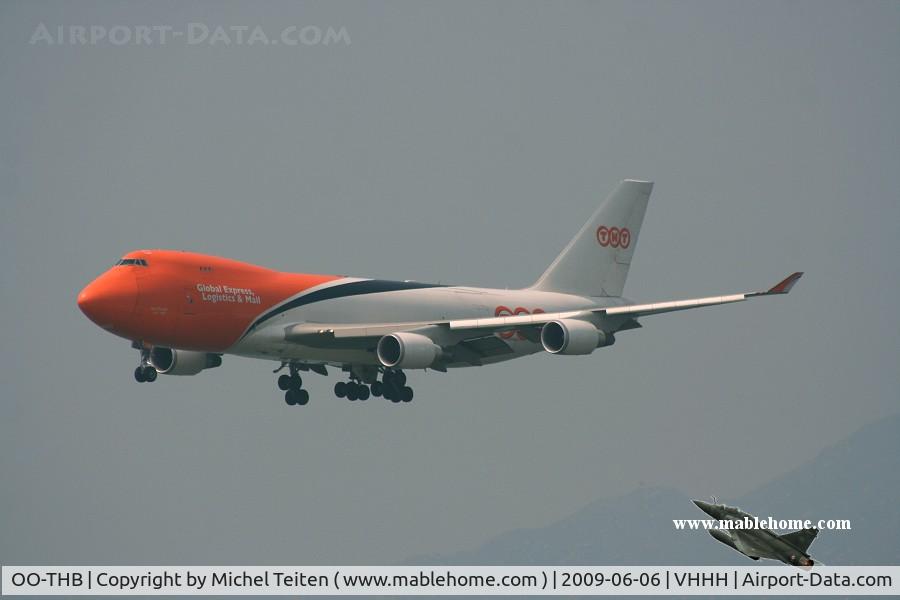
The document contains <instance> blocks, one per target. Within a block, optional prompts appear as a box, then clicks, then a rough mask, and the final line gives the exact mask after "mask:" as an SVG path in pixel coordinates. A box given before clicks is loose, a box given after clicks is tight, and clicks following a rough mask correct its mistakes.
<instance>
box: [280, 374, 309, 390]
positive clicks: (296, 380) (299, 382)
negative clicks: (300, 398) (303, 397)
mask: <svg viewBox="0 0 900 600" xmlns="http://www.w3.org/2000/svg"><path fill="white" fill-rule="evenodd" d="M278 379H279V380H280V379H281V377H279V378H278ZM288 379H290V384H291V385H290V387H292V388H293V389H295V390H299V389H300V388H302V387H303V378H301V377H300V376H299V375H297V374H296V373H294V374H293V375H291V376H290V377H289V378H288Z"/></svg>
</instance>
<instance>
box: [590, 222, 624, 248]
mask: <svg viewBox="0 0 900 600" xmlns="http://www.w3.org/2000/svg"><path fill="white" fill-rule="evenodd" d="M597 243H599V244H600V245H601V246H603V247H604V248H606V247H607V246H612V247H613V248H622V249H623V250H624V249H625V248H627V247H628V246H630V245H631V231H630V230H629V229H628V228H627V227H622V228H621V229H619V228H618V227H607V226H606V225H601V226H600V227H598V228H597Z"/></svg>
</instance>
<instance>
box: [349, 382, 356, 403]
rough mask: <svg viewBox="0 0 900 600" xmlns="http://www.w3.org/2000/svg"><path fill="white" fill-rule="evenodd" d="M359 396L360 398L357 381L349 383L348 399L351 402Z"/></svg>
mask: <svg viewBox="0 0 900 600" xmlns="http://www.w3.org/2000/svg"><path fill="white" fill-rule="evenodd" d="M357 398H359V386H358V385H356V384H355V383H348V384H347V400H349V401H350V402H353V401H354V400H356V399H357Z"/></svg>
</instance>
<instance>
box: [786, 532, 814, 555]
mask: <svg viewBox="0 0 900 600" xmlns="http://www.w3.org/2000/svg"><path fill="white" fill-rule="evenodd" d="M817 535H819V530H818V529H815V528H812V529H801V530H800V531H793V532H791V533H786V534H784V535H782V536H779V537H781V539H783V540H784V541H785V542H787V543H788V544H790V545H791V546H793V547H794V548H796V549H797V550H800V551H801V552H806V550H807V549H808V548H809V546H810V544H812V543H813V540H814V539H816V536H817Z"/></svg>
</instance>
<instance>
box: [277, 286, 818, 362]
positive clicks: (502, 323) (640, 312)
mask: <svg viewBox="0 0 900 600" xmlns="http://www.w3.org/2000/svg"><path fill="white" fill-rule="evenodd" d="M802 275H803V273H799V272H798V273H793V274H792V275H790V276H788V277H786V278H785V279H783V280H782V281H780V282H779V283H777V284H776V285H775V286H773V287H771V288H769V289H768V290H766V291H764V292H746V293H743V294H732V295H729V296H709V297H706V298H692V299H688V300H675V301H670V302H655V303H652V304H631V305H627V306H612V307H609V306H607V307H597V308H586V309H583V310H572V311H566V312H556V313H538V314H527V315H514V316H505V317H485V318H483V319H451V320H434V321H413V322H406V323H357V324H328V323H297V324H293V325H288V326H287V327H286V328H285V340H286V341H288V342H296V343H302V344H308V345H312V346H317V345H330V344H329V342H333V343H337V344H339V345H340V342H341V340H343V341H344V345H349V344H351V340H354V339H355V340H364V339H371V338H378V337H381V336H383V335H388V334H390V333H397V332H401V331H414V330H416V329H421V328H424V327H429V326H437V327H446V328H449V329H450V330H451V331H459V332H466V333H467V334H471V338H479V337H483V336H487V335H491V334H494V333H502V332H504V331H514V330H519V331H523V330H527V329H529V328H530V327H538V326H542V325H544V324H545V323H548V322H550V321H556V320H559V319H578V318H588V317H590V316H592V315H598V316H611V317H612V316H620V315H621V316H624V317H628V318H630V319H635V318H638V317H644V316H648V315H655V314H660V313H666V312H674V311H680V310H688V309H692V308H702V307H705V306H715V305H718V304H730V303H733V302H743V301H744V300H747V299H749V298H756V297H759V296H772V295H777V294H787V293H788V292H790V291H791V288H792V287H794V284H796V283H797V280H799V279H800V277H801V276H802ZM631 327H639V325H637V324H636V323H635V324H634V325H631ZM626 328H627V327H626ZM526 336H527V333H526ZM466 339H470V337H469V336H468V335H467V336H466ZM353 345H359V344H358V343H357V344H353Z"/></svg>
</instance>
